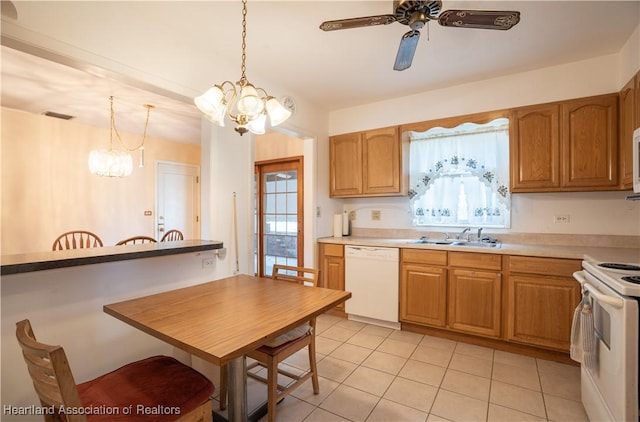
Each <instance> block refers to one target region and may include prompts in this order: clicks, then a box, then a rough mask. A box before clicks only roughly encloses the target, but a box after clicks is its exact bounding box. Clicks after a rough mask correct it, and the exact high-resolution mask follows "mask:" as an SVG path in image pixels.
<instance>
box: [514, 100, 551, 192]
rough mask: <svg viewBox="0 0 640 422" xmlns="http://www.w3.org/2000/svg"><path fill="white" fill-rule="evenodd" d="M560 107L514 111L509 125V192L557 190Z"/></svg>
mask: <svg viewBox="0 0 640 422" xmlns="http://www.w3.org/2000/svg"><path fill="white" fill-rule="evenodd" d="M559 121H560V106H559V105H557V104H551V105H539V106H532V107H523V108H519V109H516V110H515V111H514V114H513V119H512V122H511V125H510V127H511V135H510V140H511V142H510V144H511V148H510V156H511V160H510V161H511V164H510V165H511V190H512V192H530V191H537V192H540V191H554V190H559V188H560V123H559Z"/></svg>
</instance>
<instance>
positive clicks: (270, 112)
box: [193, 0, 291, 135]
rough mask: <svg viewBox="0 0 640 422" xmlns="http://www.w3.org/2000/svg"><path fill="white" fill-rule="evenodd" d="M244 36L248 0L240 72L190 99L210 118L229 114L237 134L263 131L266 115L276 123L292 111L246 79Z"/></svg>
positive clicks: (244, 0)
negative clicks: (233, 80)
mask: <svg viewBox="0 0 640 422" xmlns="http://www.w3.org/2000/svg"><path fill="white" fill-rule="evenodd" d="M246 37H247V0H242V63H241V67H240V69H241V72H242V76H241V77H240V80H239V81H238V82H236V83H235V84H233V83H231V82H229V81H224V82H223V83H222V84H220V85H214V86H212V87H211V88H209V89H208V90H207V91H206V92H205V93H204V94H202V95H200V96H198V97H195V98H194V100H193V101H194V103H195V105H196V107H198V109H199V110H200V111H201V112H202V113H203V114H204V116H205V118H207V119H208V120H210V121H211V122H214V123H216V124H218V125H219V126H224V120H225V117H228V118H229V119H230V120H232V121H233V122H235V123H236V127H235V131H236V132H238V133H239V134H240V135H243V134H245V133H247V132H251V133H253V134H257V135H261V134H264V133H265V130H266V122H267V117H269V120H270V122H271V126H277V125H279V124H282V123H283V122H284V121H286V120H287V119H288V118H289V117H291V112H289V111H288V110H286V109H285V108H284V107H283V106H282V105H281V104H280V103H279V102H278V100H276V99H275V98H274V97H272V96H270V95H269V94H267V92H266V91H265V90H264V89H262V88H257V87H256V86H254V85H253V84H251V83H249V81H248V80H247V77H246V74H245V73H246V66H245V61H246V47H247V43H246ZM282 110H284V111H285V112H283V111H282ZM287 112H288V114H287Z"/></svg>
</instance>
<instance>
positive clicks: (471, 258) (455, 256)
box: [449, 252, 502, 270]
mask: <svg viewBox="0 0 640 422" xmlns="http://www.w3.org/2000/svg"><path fill="white" fill-rule="evenodd" d="M449 266H451V267H462V268H474V269H476V268H477V269H484V270H500V269H502V255H492V254H487V253H473V252H449Z"/></svg>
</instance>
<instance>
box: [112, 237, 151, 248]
mask: <svg viewBox="0 0 640 422" xmlns="http://www.w3.org/2000/svg"><path fill="white" fill-rule="evenodd" d="M142 243H158V241H157V240H155V239H154V238H153V237H149V236H133V237H130V238H128V239H124V240H121V241H119V242H118V243H116V246H120V245H137V244H142Z"/></svg>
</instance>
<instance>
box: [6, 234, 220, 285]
mask: <svg viewBox="0 0 640 422" xmlns="http://www.w3.org/2000/svg"><path fill="white" fill-rule="evenodd" d="M222 247H223V245H222V242H219V241H215V240H180V241H175V242H158V243H144V244H137V245H121V246H106V247H98V248H83V249H67V250H62V251H46V252H33V253H25V254H15V255H4V256H2V258H1V259H2V260H1V270H0V274H1V275H3V276H4V275H10V274H20V273H27V272H33V271H43V270H52V269H56V268H67V267H77V266H80V265H90V264H101V263H106V262H117V261H127V260H131V259H141V258H152V257H157V256H167V255H177V254H184V253H191V252H202V251H211V250H215V249H221V248H222Z"/></svg>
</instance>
